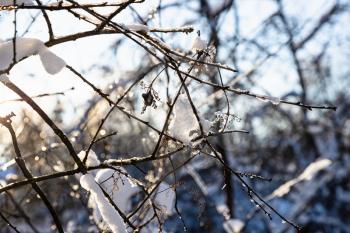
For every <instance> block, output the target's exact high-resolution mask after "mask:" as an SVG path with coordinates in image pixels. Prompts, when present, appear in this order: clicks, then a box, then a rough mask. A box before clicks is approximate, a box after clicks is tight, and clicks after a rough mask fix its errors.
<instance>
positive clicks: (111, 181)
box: [96, 168, 140, 212]
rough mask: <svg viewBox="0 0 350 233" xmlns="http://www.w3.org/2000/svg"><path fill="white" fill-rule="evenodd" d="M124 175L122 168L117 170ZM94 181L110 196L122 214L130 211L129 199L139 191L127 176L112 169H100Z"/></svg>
mask: <svg viewBox="0 0 350 233" xmlns="http://www.w3.org/2000/svg"><path fill="white" fill-rule="evenodd" d="M118 169H119V170H120V171H121V172H124V173H126V171H125V170H124V169H123V168H118ZM96 181H97V182H98V183H99V184H100V185H101V186H102V187H103V189H104V190H105V191H106V192H107V193H108V194H109V195H110V196H111V198H112V199H113V202H114V203H115V204H116V205H117V206H118V208H120V210H121V211H123V212H129V211H130V209H131V197H132V196H133V195H135V194H136V193H138V192H139V191H140V189H139V187H138V186H137V185H136V184H134V183H133V182H132V181H131V180H130V179H129V178H128V177H127V176H125V175H124V174H122V173H120V172H117V171H115V170H113V169H101V170H99V171H98V172H97V174H96Z"/></svg>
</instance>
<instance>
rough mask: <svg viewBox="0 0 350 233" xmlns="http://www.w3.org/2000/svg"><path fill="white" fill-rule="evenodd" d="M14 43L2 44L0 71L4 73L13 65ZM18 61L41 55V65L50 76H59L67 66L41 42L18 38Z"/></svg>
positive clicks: (0, 44)
mask: <svg viewBox="0 0 350 233" xmlns="http://www.w3.org/2000/svg"><path fill="white" fill-rule="evenodd" d="M13 50H14V48H13V42H12V41H8V42H3V43H0V71H4V70H7V69H9V68H10V66H11V65H13V61H14V59H13V57H14V56H13V54H14V52H13ZM15 52H16V59H15V60H16V61H17V62H18V61H20V60H21V59H23V58H25V57H29V56H32V55H39V56H40V60H41V63H42V64H43V66H44V68H45V70H46V72H48V73H49V74H57V73H58V72H60V71H61V70H62V69H63V68H64V67H65V66H66V63H65V62H64V60H63V59H62V58H60V57H58V56H57V55H56V54H54V53H53V52H51V51H50V50H49V49H48V48H47V47H46V46H45V44H44V42H42V41H41V40H38V39H34V38H16V51H15Z"/></svg>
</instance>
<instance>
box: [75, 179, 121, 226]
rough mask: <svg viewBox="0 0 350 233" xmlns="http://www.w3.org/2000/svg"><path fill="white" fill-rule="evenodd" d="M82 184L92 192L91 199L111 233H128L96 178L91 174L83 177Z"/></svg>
mask: <svg viewBox="0 0 350 233" xmlns="http://www.w3.org/2000/svg"><path fill="white" fill-rule="evenodd" d="M80 184H81V186H82V187H83V188H84V189H85V190H87V191H89V192H90V194H91V196H90V197H91V198H93V200H94V201H95V202H96V205H97V208H98V210H99V212H100V213H101V216H102V218H103V220H104V221H105V222H106V224H107V225H108V227H109V228H110V229H111V231H112V232H113V233H124V232H125V233H126V232H127V231H126V227H125V224H124V221H123V219H122V217H121V216H120V215H119V213H118V211H117V210H115V209H114V207H113V206H112V205H111V203H109V201H108V200H107V198H106V197H105V196H104V194H103V192H102V190H101V188H100V187H99V185H98V184H97V183H96V181H95V179H94V177H93V176H92V175H91V174H85V175H83V176H81V178H80Z"/></svg>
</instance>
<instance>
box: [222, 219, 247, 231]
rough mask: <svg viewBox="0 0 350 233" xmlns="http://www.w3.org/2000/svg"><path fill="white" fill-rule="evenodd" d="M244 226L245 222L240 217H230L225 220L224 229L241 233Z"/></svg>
mask: <svg viewBox="0 0 350 233" xmlns="http://www.w3.org/2000/svg"><path fill="white" fill-rule="evenodd" d="M243 227H244V222H242V220H240V219H229V220H227V221H225V222H224V229H225V231H226V232H227V233H239V232H241V231H242V229H243Z"/></svg>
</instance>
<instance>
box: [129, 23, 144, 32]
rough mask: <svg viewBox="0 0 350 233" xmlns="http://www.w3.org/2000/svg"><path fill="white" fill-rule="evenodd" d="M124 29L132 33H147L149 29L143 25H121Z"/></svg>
mask: <svg viewBox="0 0 350 233" xmlns="http://www.w3.org/2000/svg"><path fill="white" fill-rule="evenodd" d="M123 26H124V28H126V29H128V30H129V31H133V32H146V33H147V32H149V27H148V26H147V25H144V24H137V23H136V24H127V25H123Z"/></svg>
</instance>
